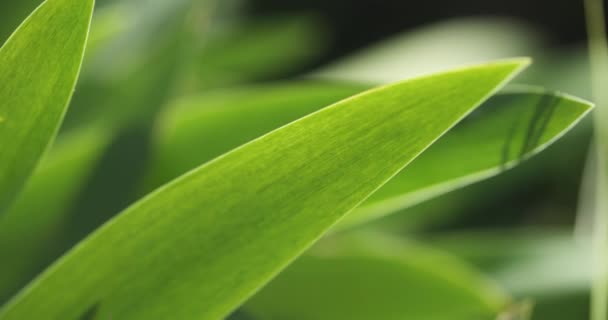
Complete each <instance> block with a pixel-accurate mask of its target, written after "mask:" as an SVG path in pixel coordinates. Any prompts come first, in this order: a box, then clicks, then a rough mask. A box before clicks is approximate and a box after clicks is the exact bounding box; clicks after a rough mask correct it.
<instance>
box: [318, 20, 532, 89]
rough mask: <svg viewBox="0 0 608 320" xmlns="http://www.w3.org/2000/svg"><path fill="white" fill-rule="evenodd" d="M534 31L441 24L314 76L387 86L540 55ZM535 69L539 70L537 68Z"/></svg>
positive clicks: (494, 24)
mask: <svg viewBox="0 0 608 320" xmlns="http://www.w3.org/2000/svg"><path fill="white" fill-rule="evenodd" d="M541 43H542V36H541V35H540V34H539V33H538V32H537V31H536V30H534V29H533V28H532V27H531V26H528V25H526V24H524V23H521V22H518V21H516V20H512V19H508V18H500V17H491V18H487V17H486V18H483V17H481V18H465V19H453V20H447V21H441V22H438V23H435V24H431V25H428V26H422V27H420V28H417V29H414V30H413V31H409V32H405V33H403V34H400V35H397V36H394V37H392V38H389V39H386V40H383V41H381V42H379V43H378V44H376V45H372V46H371V47H369V48H364V49H362V50H361V51H359V52H356V53H355V54H353V55H351V56H348V57H346V58H344V59H341V60H338V61H337V62H335V63H333V64H330V65H329V66H326V67H324V68H322V69H321V70H319V71H317V72H316V73H315V74H314V75H315V76H319V77H322V78H329V79H334V80H350V81H361V82H365V83H386V82H391V81H395V80H398V79H402V78H403V77H412V76H417V75H420V74H426V73H429V72H436V71H438V70H442V69H447V68H453V67H454V66H458V65H462V64H470V63H479V62H483V61H487V60H492V59H501V58H505V57H512V56H530V55H531V54H533V53H535V52H536V51H538V50H539V47H540V46H539V44H541ZM533 68H534V67H533Z"/></svg>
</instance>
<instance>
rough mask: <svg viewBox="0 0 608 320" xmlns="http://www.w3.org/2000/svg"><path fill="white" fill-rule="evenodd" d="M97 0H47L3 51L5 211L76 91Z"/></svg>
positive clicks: (1, 192) (0, 175) (1, 204)
mask: <svg viewBox="0 0 608 320" xmlns="http://www.w3.org/2000/svg"><path fill="white" fill-rule="evenodd" d="M92 12H93V1H92V0H48V1H46V2H45V3H43V4H42V5H41V6H40V7H38V9H36V11H34V12H33V13H32V15H30V17H29V18H28V19H27V20H26V21H25V22H24V23H23V24H22V25H21V26H20V27H19V29H17V31H15V33H14V34H13V35H12V36H11V38H10V39H9V40H8V41H7V42H6V43H5V45H4V46H3V47H2V48H1V49H0V70H1V71H0V83H2V86H0V144H2V150H1V151H0V168H2V170H0V210H2V209H4V208H6V206H7V205H8V203H9V202H10V201H12V199H13V198H14V197H15V195H16V194H17V193H18V191H19V189H21V188H22V186H23V184H24V183H25V181H26V180H27V178H28V177H29V176H30V175H31V173H32V171H33V170H34V168H35V167H36V165H37V163H38V162H39V159H40V157H41V156H42V154H43V153H44V151H45V150H46V148H47V146H48V145H49V144H50V142H51V141H52V140H53V137H54V136H55V134H56V132H57V129H58V128H59V125H60V123H61V121H62V119H63V116H64V114H65V111H66V109H67V105H68V102H69V100H70V97H71V95H72V91H73V90H74V86H75V84H76V79H77V77H78V73H79V70H80V64H81V62H82V57H83V53H84V47H85V43H86V39H87V34H88V30H89V25H90V21H91V15H92Z"/></svg>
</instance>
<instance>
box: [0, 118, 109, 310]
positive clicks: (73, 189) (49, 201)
mask: <svg viewBox="0 0 608 320" xmlns="http://www.w3.org/2000/svg"><path fill="white" fill-rule="evenodd" d="M108 141H109V135H108V134H107V133H106V132H103V131H101V130H98V129H86V130H82V131H77V132H72V133H69V134H64V135H63V136H62V137H60V138H59V139H57V141H56V142H55V145H54V146H53V148H51V150H50V152H49V153H48V154H47V155H46V156H45V157H44V158H43V160H42V162H41V164H40V166H39V167H38V168H37V169H36V171H35V172H34V174H33V175H32V178H31V179H30V180H29V181H28V183H27V184H26V186H25V188H24V190H23V192H22V193H21V194H20V195H19V197H17V200H16V201H15V203H14V204H13V205H12V206H11V207H10V209H9V210H8V211H7V213H6V214H5V215H3V216H1V217H0V259H1V260H2V272H0V304H2V303H3V302H4V301H6V300H7V299H8V298H10V297H11V296H12V295H13V294H14V293H16V291H17V290H19V289H21V288H22V287H23V286H24V285H25V284H26V283H27V282H28V281H30V280H31V279H33V278H34V276H36V275H37V274H38V273H40V272H41V271H42V270H43V269H44V268H45V267H46V266H48V265H49V264H50V263H51V262H52V261H53V260H54V259H55V258H56V257H57V256H58V255H59V254H61V253H62V250H63V249H64V248H63V247H62V246H61V245H60V244H59V243H58V242H59V239H61V238H62V236H63V234H64V233H65V232H66V230H65V228H66V225H67V220H69V219H70V217H69V216H67V214H66V213H67V212H68V209H69V208H70V205H71V204H72V202H73V201H74V199H75V198H76V196H77V195H78V194H79V191H80V190H81V189H82V187H83V185H84V182H85V181H86V178H87V177H88V176H89V175H90V174H91V172H92V170H93V169H94V168H95V164H96V163H97V160H99V158H100V156H101V154H102V151H103V150H104V148H105V146H106V145H107V143H108Z"/></svg>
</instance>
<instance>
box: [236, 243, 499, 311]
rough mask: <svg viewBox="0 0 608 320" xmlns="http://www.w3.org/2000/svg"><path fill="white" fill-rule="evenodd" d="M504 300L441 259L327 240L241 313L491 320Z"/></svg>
mask: <svg viewBox="0 0 608 320" xmlns="http://www.w3.org/2000/svg"><path fill="white" fill-rule="evenodd" d="M509 300H510V299H509V298H508V296H507V295H506V294H505V293H503V292H502V291H501V290H500V289H498V288H497V287H496V286H495V285H494V284H493V283H492V282H491V281H489V280H488V279H486V278H485V277H484V276H482V275H481V274H480V273H479V272H477V271H476V270H475V269H473V268H471V267H469V266H468V265H467V264H465V263H463V262H462V261H460V260H458V259H456V258H454V257H452V256H450V255H448V254H445V253H443V252H441V251H436V250H432V249H431V248H428V247H424V246H420V245H418V244H415V243H408V242H405V241H401V240H398V239H394V238H390V237H386V236H379V235H369V234H356V235H349V236H348V237H346V238H342V237H338V238H337V239H336V238H335V237H334V238H329V239H326V241H324V242H323V243H321V244H320V246H319V247H318V248H314V250H312V253H311V254H307V255H305V256H303V257H301V258H299V259H298V260H297V261H296V262H294V263H293V264H292V265H291V266H289V267H288V268H287V269H286V270H285V271H283V272H282V273H281V274H280V275H279V276H278V277H277V278H275V279H274V280H273V281H271V282H270V283H269V284H268V285H267V286H266V287H264V288H263V289H262V290H261V291H260V292H258V293H257V294H256V295H255V296H254V297H253V298H252V299H250V300H249V301H248V302H247V303H246V304H245V305H244V306H243V307H242V312H245V313H247V314H249V315H251V317H252V318H253V319H258V320H270V319H292V320H298V319H333V320H340V319H344V320H357V319H360V320H368V319H383V320H391V319H394V320H398V319H399V320H402V319H417V320H445V319H452V320H470V319H487V320H493V319H495V318H496V315H497V314H499V313H500V312H501V311H502V310H503V309H504V308H505V307H506V306H507V305H508V304H509Z"/></svg>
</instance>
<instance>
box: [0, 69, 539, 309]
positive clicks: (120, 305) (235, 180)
mask: <svg viewBox="0 0 608 320" xmlns="http://www.w3.org/2000/svg"><path fill="white" fill-rule="evenodd" d="M527 64H528V60H527V59H514V60H508V61H501V62H494V63H489V64H483V65H478V66H473V67H469V68H464V69H459V70H454V71H450V72H446V73H441V74H436V75H433V76H427V77H423V78H418V79H412V80H408V81H405V82H402V83H398V84H394V85H390V86H386V87H382V88H377V89H374V90H371V91H368V92H367V93H364V94H360V95H357V96H355V97H352V98H350V99H346V100H343V101H342V102H339V103H336V104H334V105H332V106H330V107H328V108H326V109H323V110H321V111H319V112H317V113H315V114H312V115H309V116H307V117H304V118H302V119H300V120H299V121H296V122H293V123H292V124H290V125H288V126H285V127H283V128H281V129H279V130H276V131H274V132H271V133H269V134H267V135H265V136H264V137H262V138H260V139H257V140H255V141H252V142H250V143H248V144H246V145H244V146H242V147H240V148H238V149H236V150H234V151H232V152H230V153H228V154H225V155H224V156H222V157H220V158H218V159H216V160H215V161H212V162H210V163H208V164H206V165H204V166H202V167H200V168H198V169H197V170H195V171H192V172H190V173H189V174H186V175H184V176H183V177H182V178H181V179H178V180H176V181H174V182H173V183H171V184H169V185H166V186H165V187H163V188H161V189H160V190H158V191H157V192H155V193H153V194H151V195H149V196H148V197H146V198H145V199H143V200H142V201H140V202H139V203H137V204H135V205H133V206H132V207H130V208H129V209H127V210H126V211H124V212H123V213H122V214H120V215H119V216H118V217H116V218H115V219H114V220H112V221H110V222H108V223H107V224H105V225H104V226H103V227H102V228H100V229H99V230H97V231H96V232H94V233H93V234H92V235H90V236H89V237H88V238H87V239H86V240H84V241H83V242H81V243H80V244H79V245H77V246H76V247H75V248H74V250H72V251H71V252H69V253H68V254H67V255H64V256H63V258H61V259H60V260H59V261H58V262H57V263H56V264H54V265H53V266H51V267H50V268H49V269H47V271H46V272H44V273H43V274H42V275H41V276H40V277H38V278H37V279H36V280H34V282H32V283H31V284H30V285H29V286H28V287H27V288H26V289H25V290H24V291H22V292H21V293H20V294H18V295H17V296H16V297H15V298H14V299H13V300H11V301H10V302H9V303H8V304H7V305H6V306H5V307H4V308H3V309H2V310H0V319H3V320H8V319H24V318H29V319H36V318H44V317H46V318H61V319H75V318H77V317H80V316H82V315H83V314H85V313H86V312H87V310H89V309H91V308H93V307H94V308H96V309H97V310H98V317H100V318H104V317H109V316H110V315H111V317H112V318H113V319H150V318H171V319H191V318H192V317H196V318H199V319H217V318H220V317H223V316H226V315H227V314H229V313H230V312H231V311H233V310H234V309H236V308H237V307H238V306H239V305H240V304H241V303H242V302H243V301H244V300H246V299H247V298H248V297H249V296H250V295H251V294H253V293H254V292H255V291H256V290H257V289H258V288H259V287H260V286H262V285H263V284H265V283H266V282H268V281H269V280H270V279H271V278H272V277H273V276H275V275H276V274H277V273H278V272H279V271H280V270H281V269H282V268H284V267H285V266H286V265H287V264H288V263H289V262H290V261H292V260H293V259H294V258H296V257H297V256H298V255H299V254H300V253H302V252H303V251H304V250H305V249H306V248H307V247H308V246H310V245H311V244H312V243H313V242H315V240H316V239H318V238H319V237H320V236H321V235H322V234H323V233H324V232H325V231H327V230H328V229H329V228H330V227H331V226H332V225H333V224H335V223H336V222H337V221H338V220H339V219H340V218H342V217H343V216H344V215H345V214H346V213H348V212H349V211H350V210H352V209H353V208H354V207H356V206H357V205H358V204H359V203H360V202H361V201H363V200H364V199H365V198H366V197H368V196H369V195H370V194H371V193H373V192H374V191H375V190H376V189H377V188H379V187H380V186H381V185H382V184H384V183H385V182H386V181H387V180H389V179H390V178H391V177H392V176H394V175H395V174H396V173H397V172H398V171H399V170H401V169H402V168H403V167H404V166H405V165H407V164H408V163H409V162H410V161H411V160H412V159H414V158H415V157H416V156H418V154H419V153H421V152H422V151H424V150H425V149H426V148H427V147H428V146H429V145H430V144H432V143H433V142H435V140H436V139H437V138H439V137H441V136H442V135H443V134H444V133H445V132H446V131H447V130H449V129H450V128H451V127H452V126H453V125H454V124H455V123H457V122H458V121H459V120H461V119H462V118H463V117H464V116H465V115H467V114H468V113H470V112H471V111H472V110H473V109H475V107H476V106H477V105H479V104H480V103H481V102H482V101H483V100H484V99H486V98H487V97H488V96H490V95H491V94H492V93H493V92H495V91H496V90H497V89H498V88H499V87H500V86H501V85H503V84H504V83H505V82H507V81H508V80H509V79H510V78H511V77H512V76H513V75H514V74H515V73H517V72H518V71H519V70H521V69H522V67H524V66H525V65H527ZM167 235H171V236H170V237H167ZM91 270H95V271H94V272H93V273H91ZM68 284H69V290H63V288H65V286H66V285H68ZM56 292H61V293H62V294H61V295H57V294H55V293H56Z"/></svg>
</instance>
